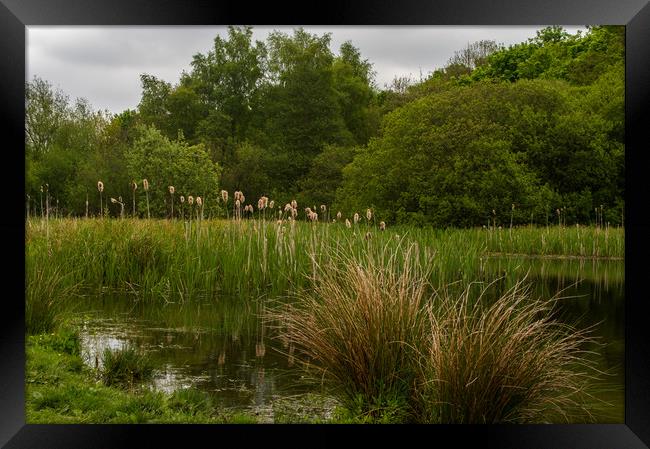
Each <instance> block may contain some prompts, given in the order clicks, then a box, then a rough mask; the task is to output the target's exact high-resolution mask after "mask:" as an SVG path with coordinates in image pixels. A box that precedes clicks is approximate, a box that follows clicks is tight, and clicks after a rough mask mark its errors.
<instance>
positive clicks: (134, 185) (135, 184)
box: [131, 179, 138, 218]
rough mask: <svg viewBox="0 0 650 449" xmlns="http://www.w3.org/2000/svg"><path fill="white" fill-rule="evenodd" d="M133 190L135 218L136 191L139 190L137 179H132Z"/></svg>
mask: <svg viewBox="0 0 650 449" xmlns="http://www.w3.org/2000/svg"><path fill="white" fill-rule="evenodd" d="M131 190H132V191H133V218H135V191H136V190H138V183H137V182H135V179H134V180H133V181H131Z"/></svg>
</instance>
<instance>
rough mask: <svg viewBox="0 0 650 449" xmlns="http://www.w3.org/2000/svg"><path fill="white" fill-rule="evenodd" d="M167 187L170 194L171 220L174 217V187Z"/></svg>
mask: <svg viewBox="0 0 650 449" xmlns="http://www.w3.org/2000/svg"><path fill="white" fill-rule="evenodd" d="M168 189H169V193H170V194H171V196H172V220H173V219H174V190H175V189H174V186H169V187H168Z"/></svg>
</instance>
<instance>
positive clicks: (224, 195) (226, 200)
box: [221, 190, 228, 203]
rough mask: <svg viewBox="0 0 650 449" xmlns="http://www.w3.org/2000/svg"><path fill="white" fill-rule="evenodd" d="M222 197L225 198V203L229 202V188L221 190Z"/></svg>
mask: <svg viewBox="0 0 650 449" xmlns="http://www.w3.org/2000/svg"><path fill="white" fill-rule="evenodd" d="M221 199H222V200H223V202H224V203H227V202H228V191H227V190H222V191H221Z"/></svg>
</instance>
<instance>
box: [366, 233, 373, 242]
mask: <svg viewBox="0 0 650 449" xmlns="http://www.w3.org/2000/svg"><path fill="white" fill-rule="evenodd" d="M371 237H372V234H371V233H370V231H368V232H366V240H370V238H371Z"/></svg>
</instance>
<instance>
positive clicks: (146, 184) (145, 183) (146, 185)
mask: <svg viewBox="0 0 650 449" xmlns="http://www.w3.org/2000/svg"><path fill="white" fill-rule="evenodd" d="M142 188H143V189H144V193H145V195H146V196H147V218H151V214H150V213H149V181H147V179H146V178H145V179H143V180H142Z"/></svg>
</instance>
